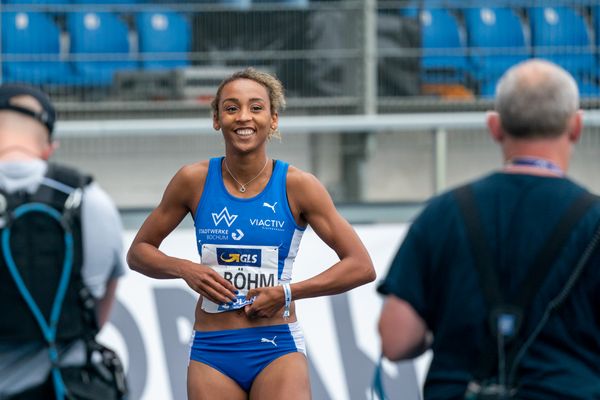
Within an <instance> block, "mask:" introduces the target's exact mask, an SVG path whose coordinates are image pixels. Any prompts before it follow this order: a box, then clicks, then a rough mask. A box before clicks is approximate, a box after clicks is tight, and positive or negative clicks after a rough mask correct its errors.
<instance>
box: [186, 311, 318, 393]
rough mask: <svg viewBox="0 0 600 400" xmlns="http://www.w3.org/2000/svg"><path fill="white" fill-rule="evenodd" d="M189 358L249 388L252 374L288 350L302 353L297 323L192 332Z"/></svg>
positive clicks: (302, 340) (244, 387) (302, 342)
mask: <svg viewBox="0 0 600 400" xmlns="http://www.w3.org/2000/svg"><path fill="white" fill-rule="evenodd" d="M190 347H191V349H190V360H194V361H198V362H201V363H203V364H206V365H209V366H211V367H213V368H214V369H216V370H218V371H220V372H222V373H223V374H225V375H227V376H228V377H230V378H231V379H233V380H234V381H236V382H237V383H238V385H240V387H241V388H242V389H244V390H245V391H249V390H250V387H251V386H252V382H254V379H255V378H256V376H257V375H258V374H259V373H260V372H261V371H262V370H263V368H265V367H266V366H267V365H269V364H270V363H271V362H272V361H274V360H275V359H277V358H279V357H281V356H283V355H286V354H288V353H294V352H301V353H304V354H305V355H306V349H305V346H304V334H303V333H302V328H300V324H299V323H298V322H293V323H291V324H283V325H271V326H261V327H257V328H244V329H235V330H223V331H210V332H201V331H194V333H193V336H192V341H191V346H190Z"/></svg>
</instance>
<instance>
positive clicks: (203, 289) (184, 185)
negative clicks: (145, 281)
mask: <svg viewBox="0 0 600 400" xmlns="http://www.w3.org/2000/svg"><path fill="white" fill-rule="evenodd" d="M197 169H198V166H195V167H191V166H187V167H184V168H182V169H181V170H179V172H177V174H176V175H175V176H174V177H173V179H172V180H171V182H170V183H169V185H168V186H167V188H166V189H165V193H164V194H163V198H162V200H161V202H160V204H159V205H158V207H156V209H154V211H152V213H150V215H149V216H148V218H146V221H144V223H143V225H142V227H141V228H140V230H139V231H138V233H137V235H136V236H135V238H134V239H133V242H132V244H131V247H130V249H129V252H128V253H127V263H128V264H129V267H130V268H131V269H133V270H135V271H138V272H140V273H142V274H144V275H147V276H149V277H152V278H157V279H173V278H181V279H183V280H185V281H186V283H187V284H188V285H189V286H190V287H191V288H192V289H193V290H195V291H196V292H198V293H200V294H201V295H203V296H206V297H208V298H209V299H211V300H212V301H215V302H217V303H226V302H229V301H232V300H235V299H236V297H235V288H234V286H233V285H232V284H231V283H230V282H228V281H227V280H225V279H224V278H222V277H221V276H220V275H219V274H217V273H216V272H214V271H213V270H212V269H211V268H209V267H207V266H206V265H202V264H198V263H195V262H192V261H190V260H186V259H182V258H176V257H171V256H168V255H166V254H165V253H163V252H162V251H160V250H159V246H160V244H161V243H162V241H163V240H164V239H165V238H166V237H167V236H168V235H169V234H170V233H171V232H172V231H173V230H174V229H175V228H176V227H177V226H178V225H179V223H180V222H181V221H182V220H183V218H184V217H185V216H186V215H187V214H188V213H189V212H191V206H190V204H193V201H194V199H195V197H194V193H193V192H192V191H191V190H190V188H196V187H198V179H197V176H198V174H197V171H196V170H197ZM203 176H204V177H205V176H206V171H204V175H203Z"/></svg>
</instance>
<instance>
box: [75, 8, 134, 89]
mask: <svg viewBox="0 0 600 400" xmlns="http://www.w3.org/2000/svg"><path fill="white" fill-rule="evenodd" d="M67 30H68V32H69V35H70V38H71V47H70V53H71V55H72V56H73V65H74V67H75V70H76V72H77V73H78V74H79V75H80V76H81V77H82V78H83V79H84V80H85V81H86V82H87V83H89V84H90V85H98V86H103V85H109V84H110V83H111V82H112V79H113V75H114V73H115V72H116V71H118V70H130V69H135V68H136V63H135V62H134V61H133V59H131V49H130V43H129V37H128V34H129V32H128V27H127V25H126V24H125V23H124V22H123V21H121V20H120V19H119V18H118V17H117V16H116V15H114V14H112V13H109V12H99V13H93V12H89V13H86V12H73V13H69V14H68V15H67Z"/></svg>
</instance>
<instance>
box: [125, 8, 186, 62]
mask: <svg viewBox="0 0 600 400" xmlns="http://www.w3.org/2000/svg"><path fill="white" fill-rule="evenodd" d="M135 25H136V29H137V32H138V40H139V51H140V55H141V57H142V67H144V68H146V69H168V68H177V67H185V66H188V65H189V64H190V61H189V58H188V55H189V52H190V50H191V28H190V23H189V22H188V20H186V19H185V18H184V17H183V16H182V15H180V14H178V13H175V12H173V11H167V10H164V11H155V12H152V11H147V12H140V13H138V14H136V16H135Z"/></svg>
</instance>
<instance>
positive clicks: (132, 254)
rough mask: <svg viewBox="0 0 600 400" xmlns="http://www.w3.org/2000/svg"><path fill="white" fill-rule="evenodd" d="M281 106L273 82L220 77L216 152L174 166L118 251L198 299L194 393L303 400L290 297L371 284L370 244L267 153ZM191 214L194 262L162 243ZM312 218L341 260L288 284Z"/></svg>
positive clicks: (298, 337) (305, 392)
mask: <svg viewBox="0 0 600 400" xmlns="http://www.w3.org/2000/svg"><path fill="white" fill-rule="evenodd" d="M284 106H285V99H284V96H283V87H282V85H281V82H279V80H277V79H276V78H275V77H273V76H271V75H269V74H266V73H262V72H259V71H256V70H254V69H252V68H248V69H246V70H243V71H240V72H237V73H235V74H233V75H232V76H231V77H229V78H227V79H226V80H224V81H223V82H222V83H221V85H220V86H219V88H218V90H217V93H216V96H215V99H214V101H213V103H212V110H213V126H214V128H215V130H220V131H221V132H222V134H223V138H224V141H225V155H224V156H223V157H217V158H213V159H210V160H205V161H199V162H197V163H194V164H190V165H186V166H184V167H183V168H181V169H180V170H179V171H178V172H177V174H176V175H175V176H174V177H173V179H172V180H171V182H170V183H169V185H168V186H167V188H166V190H165V192H164V195H163V198H162V200H161V202H160V204H159V205H158V207H156V209H155V210H154V211H153V212H152V213H151V214H150V215H149V216H148V218H147V219H146V221H145V222H144V224H143V225H142V227H141V228H140V231H139V232H138V234H137V236H136V237H135V239H134V240H133V243H132V245H131V248H130V250H129V253H128V256H127V261H128V263H129V265H130V267H131V268H132V269H134V270H137V271H139V272H141V273H143V274H145V275H148V276H150V277H153V278H158V279H169V278H181V279H183V280H185V282H186V283H187V284H188V285H189V286H190V287H191V288H192V289H193V290H195V291H196V292H198V293H199V294H200V297H199V300H198V303H197V306H196V312H195V323H194V332H193V340H192V345H191V351H190V363H189V367H188V398H189V399H192V400H203V399H215V398H227V399H233V400H237V399H240V400H241V399H248V398H250V399H266V400H269V399H281V398H286V399H309V398H310V397H311V390H310V383H309V378H308V362H307V359H306V351H305V346H304V339H303V334H302V329H301V327H300V325H299V323H298V321H297V319H296V313H295V307H294V302H293V300H299V299H303V298H309V297H317V296H326V295H333V294H338V293H342V292H345V291H348V290H350V289H352V288H354V287H357V286H359V285H362V284H365V283H367V282H370V281H372V280H374V279H375V271H374V268H373V264H372V262H371V259H370V257H369V254H368V252H367V250H366V249H365V247H364V245H363V243H362V242H361V241H360V239H359V238H358V236H357V235H356V233H355V232H354V230H353V229H352V227H351V226H350V224H349V223H348V222H347V221H346V220H345V219H343V218H342V217H341V216H340V214H339V213H338V211H337V210H336V208H335V206H334V204H333V202H332V200H331V197H330V196H329V194H328V193H327V191H326V190H325V188H324V187H323V185H322V184H321V183H320V182H319V181H318V180H317V179H316V178H315V177H314V176H313V175H311V174H309V173H307V172H304V171H301V170H299V169H297V168H295V167H293V166H290V165H288V164H287V163H285V162H283V161H281V160H272V159H270V158H269V157H268V155H267V144H268V142H269V139H270V138H271V137H272V136H274V135H279V132H278V130H277V127H278V121H279V111H280V109H282V108H283V107H284ZM188 213H189V214H191V215H192V216H193V218H194V224H195V228H196V229H195V232H196V242H197V245H198V253H199V254H200V263H195V262H192V261H190V260H185V259H179V258H175V257H170V256H168V255H167V254H165V253H163V252H161V251H160V250H159V246H160V244H161V243H162V241H163V240H164V239H165V237H167V235H169V233H171V232H172V231H173V229H175V227H177V225H178V224H179V223H180V222H181V220H182V219H183V218H184V217H185V216H186V215H187V214H188ZM309 225H310V226H311V227H312V229H313V230H314V231H315V233H317V235H319V237H320V238H321V239H322V240H323V241H324V242H325V243H326V244H327V245H328V246H330V247H331V248H332V249H333V250H334V251H335V252H336V254H337V255H338V257H339V261H338V262H337V263H335V264H334V265H332V266H330V267H329V268H327V269H326V270H325V271H324V272H322V273H320V274H318V275H316V276H313V277H312V278H310V279H306V280H304V281H301V282H294V283H291V279H292V267H293V264H294V259H295V258H296V254H297V253H298V250H299V246H300V240H301V238H302V234H303V233H304V231H305V229H306V227H307V226H309Z"/></svg>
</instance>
